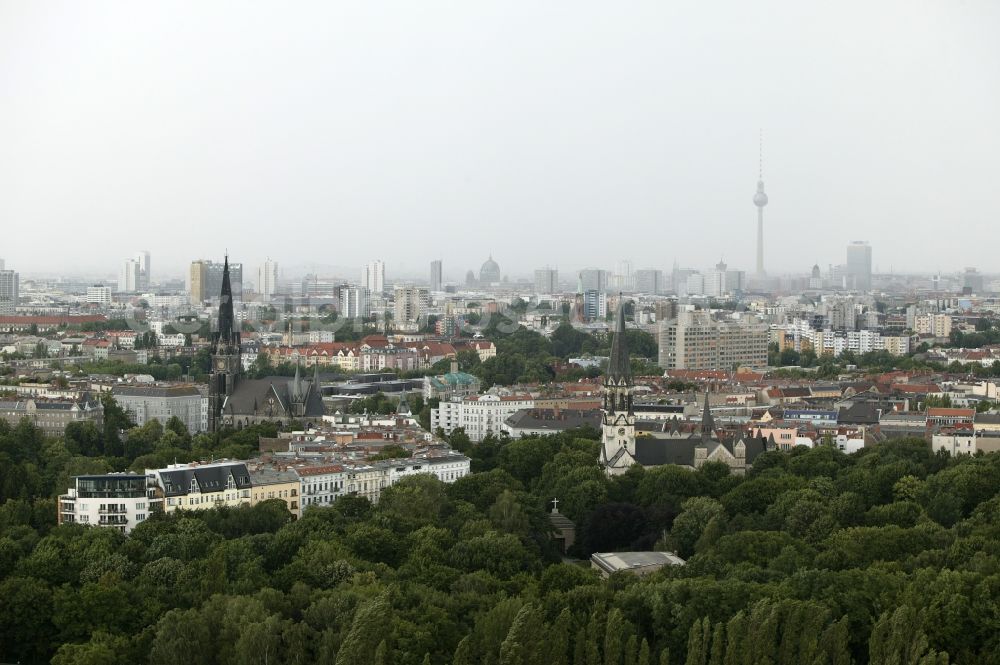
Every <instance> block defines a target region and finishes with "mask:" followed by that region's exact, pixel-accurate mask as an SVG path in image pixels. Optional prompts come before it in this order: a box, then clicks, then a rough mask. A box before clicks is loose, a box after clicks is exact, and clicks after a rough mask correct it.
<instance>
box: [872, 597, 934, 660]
mask: <svg viewBox="0 0 1000 665" xmlns="http://www.w3.org/2000/svg"><path fill="white" fill-rule="evenodd" d="M921 624H922V622H921V620H920V617H919V615H918V614H917V611H916V610H914V609H913V608H912V607H909V606H907V605H901V606H900V607H897V608H896V610H895V611H891V612H883V613H882V615H881V616H880V617H879V619H878V622H877V623H876V624H875V628H874V629H873V630H872V635H871V639H870V640H869V645H870V647H869V662H870V663H871V665H948V654H947V653H944V652H940V653H939V652H937V651H935V650H934V649H931V648H930V647H929V645H928V641H927V634H926V633H925V632H924V630H923V626H922V625H921Z"/></svg>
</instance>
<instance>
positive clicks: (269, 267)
mask: <svg viewBox="0 0 1000 665" xmlns="http://www.w3.org/2000/svg"><path fill="white" fill-rule="evenodd" d="M277 291H278V262H277V261H272V260H271V259H270V257H268V259H267V260H266V261H264V265H262V266H261V267H260V269H259V270H258V271H257V292H258V293H259V294H260V297H261V298H262V299H263V300H264V301H265V302H266V301H268V300H270V299H271V298H272V297H274V294H275V293H277Z"/></svg>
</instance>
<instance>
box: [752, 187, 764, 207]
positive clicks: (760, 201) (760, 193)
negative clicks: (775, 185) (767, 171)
mask: <svg viewBox="0 0 1000 665" xmlns="http://www.w3.org/2000/svg"><path fill="white" fill-rule="evenodd" d="M753 204H754V205H755V206H757V207H758V208H763V207H764V206H766V205H767V194H765V193H764V181H763V180H758V181H757V193H756V194H754V195H753Z"/></svg>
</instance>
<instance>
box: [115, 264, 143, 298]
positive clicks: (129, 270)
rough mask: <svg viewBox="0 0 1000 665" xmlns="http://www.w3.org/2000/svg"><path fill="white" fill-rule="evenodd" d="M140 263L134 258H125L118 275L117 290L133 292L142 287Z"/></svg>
mask: <svg viewBox="0 0 1000 665" xmlns="http://www.w3.org/2000/svg"><path fill="white" fill-rule="evenodd" d="M140 271H141V268H140V264H139V262H138V261H136V260H135V259H126V260H125V264H124V265H123V266H122V272H121V275H119V277H118V290H119V291H121V292H123V293H135V292H137V291H139V290H140V289H141V288H142V281H141V279H142V273H141V272H140Z"/></svg>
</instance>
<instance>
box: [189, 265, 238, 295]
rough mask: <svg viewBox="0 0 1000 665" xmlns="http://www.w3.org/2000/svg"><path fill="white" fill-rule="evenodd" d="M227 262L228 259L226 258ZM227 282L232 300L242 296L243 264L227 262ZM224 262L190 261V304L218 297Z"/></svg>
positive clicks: (220, 290)
mask: <svg viewBox="0 0 1000 665" xmlns="http://www.w3.org/2000/svg"><path fill="white" fill-rule="evenodd" d="M227 262H228V259H227ZM228 265H229V282H230V289H231V292H232V297H233V299H234V300H237V301H238V300H241V299H242V297H243V264H242V263H229V264H228ZM225 266H226V264H224V263H215V262H214V261H204V260H198V261H192V262H191V272H190V282H189V287H190V298H191V303H192V304H197V303H202V302H205V301H208V300H213V299H215V298H218V297H219V294H220V293H221V292H222V278H223V275H224V272H225Z"/></svg>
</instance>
